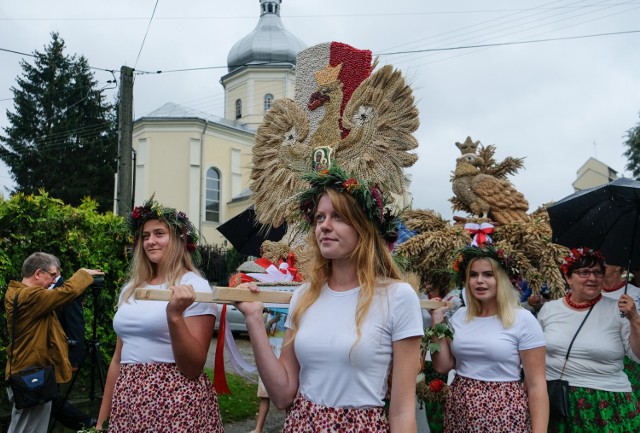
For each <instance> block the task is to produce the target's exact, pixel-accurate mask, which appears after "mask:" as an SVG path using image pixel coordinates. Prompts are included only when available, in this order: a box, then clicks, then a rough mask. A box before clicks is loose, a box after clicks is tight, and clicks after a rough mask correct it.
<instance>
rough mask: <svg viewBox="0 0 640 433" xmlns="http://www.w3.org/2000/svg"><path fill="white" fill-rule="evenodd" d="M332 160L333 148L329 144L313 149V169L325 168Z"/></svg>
mask: <svg viewBox="0 0 640 433" xmlns="http://www.w3.org/2000/svg"><path fill="white" fill-rule="evenodd" d="M332 161H333V149H332V148H331V147H329V146H322V147H317V148H315V149H314V150H313V171H322V170H327V169H328V168H329V167H331V163H332Z"/></svg>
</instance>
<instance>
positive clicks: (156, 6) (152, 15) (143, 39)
mask: <svg viewBox="0 0 640 433" xmlns="http://www.w3.org/2000/svg"><path fill="white" fill-rule="evenodd" d="M159 1H160V0H156V4H155V6H153V12H152V13H151V18H149V24H147V31H146V32H145V33H144V38H142V45H140V51H138V57H136V62H135V64H134V66H133V68H134V69H135V67H136V66H137V65H138V60H140V54H142V48H143V47H144V42H145V41H146V40H147V35H148V34H149V29H150V28H151V22H152V21H153V17H154V15H155V14H156V9H157V8H158V2H159Z"/></svg>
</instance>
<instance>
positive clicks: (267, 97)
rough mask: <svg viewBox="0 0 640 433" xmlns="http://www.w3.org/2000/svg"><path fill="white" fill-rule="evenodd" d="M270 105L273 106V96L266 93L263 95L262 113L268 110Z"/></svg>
mask: <svg viewBox="0 0 640 433" xmlns="http://www.w3.org/2000/svg"><path fill="white" fill-rule="evenodd" d="M271 104H273V95H272V94H271V93H267V94H266V95H264V112H265V113H266V112H267V110H268V109H269V108H271Z"/></svg>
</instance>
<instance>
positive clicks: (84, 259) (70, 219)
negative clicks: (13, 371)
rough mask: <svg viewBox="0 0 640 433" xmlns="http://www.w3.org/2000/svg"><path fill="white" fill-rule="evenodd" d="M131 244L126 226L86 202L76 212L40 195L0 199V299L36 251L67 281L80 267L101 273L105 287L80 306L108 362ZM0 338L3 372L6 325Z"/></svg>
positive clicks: (88, 329)
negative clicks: (57, 265)
mask: <svg viewBox="0 0 640 433" xmlns="http://www.w3.org/2000/svg"><path fill="white" fill-rule="evenodd" d="M129 244H130V236H129V230H128V227H127V224H126V221H125V220H124V219H123V218H122V217H120V216H118V215H114V214H112V213H108V214H100V213H99V212H98V211H97V203H96V202H95V201H93V200H91V199H85V200H84V201H83V202H82V203H81V204H80V206H78V207H77V208H74V207H71V206H68V205H65V204H64V203H63V202H62V201H61V200H59V199H54V198H52V197H50V196H49V195H48V194H47V193H44V192H41V193H40V194H38V195H26V194H23V193H17V194H15V195H13V197H11V199H9V200H3V199H0V295H2V299H4V293H5V291H6V288H7V285H8V283H9V280H17V281H20V279H21V275H20V274H21V272H20V270H21V267H22V262H23V261H24V259H25V258H27V257H28V256H29V255H30V254H31V253H33V252H36V251H45V252H48V253H52V254H55V255H56V256H58V258H60V261H61V263H62V275H63V276H64V277H67V278H68V277H70V276H71V275H72V273H73V272H75V271H76V270H77V269H79V268H82V267H86V268H94V269H95V268H98V269H102V270H103V271H104V272H105V284H104V287H103V288H102V289H100V290H99V291H98V290H96V289H95V288H93V287H90V288H88V289H87V290H86V291H85V293H84V294H83V303H84V310H85V319H86V338H87V341H90V340H91V339H92V338H93V335H92V329H91V328H92V323H93V317H94V315H93V311H94V306H95V311H96V325H97V326H96V330H97V334H96V337H97V340H98V341H99V343H100V351H101V356H102V359H103V360H105V361H108V360H110V359H111V355H112V354H113V349H114V347H115V341H116V336H115V333H114V331H113V325H112V321H113V315H114V313H115V308H114V307H115V306H116V304H117V300H118V293H119V289H120V287H122V285H123V283H124V280H125V277H126V272H127V266H128V256H127V246H128V245H129ZM94 303H95V305H94ZM3 310H4V304H3ZM3 316H4V315H3ZM0 339H1V341H2V347H1V348H0V368H2V371H4V366H5V364H6V352H5V347H6V345H7V344H8V342H9V339H10V336H9V335H7V329H6V326H4V325H2V326H0ZM87 371H88V370H87ZM5 397H6V396H5ZM0 398H3V397H0Z"/></svg>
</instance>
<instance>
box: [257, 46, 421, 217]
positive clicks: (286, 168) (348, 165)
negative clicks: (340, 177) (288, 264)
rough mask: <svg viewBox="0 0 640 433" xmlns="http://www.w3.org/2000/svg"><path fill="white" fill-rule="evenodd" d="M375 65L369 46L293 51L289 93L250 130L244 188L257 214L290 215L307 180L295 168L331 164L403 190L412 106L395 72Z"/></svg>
mask: <svg viewBox="0 0 640 433" xmlns="http://www.w3.org/2000/svg"><path fill="white" fill-rule="evenodd" d="M376 66H377V62H376V61H372V55H371V52H370V51H368V50H358V49H355V48H353V47H351V46H349V45H346V44H342V43H339V42H331V43H326V44H319V45H315V46H313V47H309V48H307V49H306V50H304V51H302V52H300V53H299V54H298V56H297V60H296V81H295V100H293V99H288V98H283V99H278V100H276V101H275V102H274V104H273V106H272V107H271V108H270V109H269V110H268V111H267V113H266V114H265V117H264V122H263V123H262V125H261V126H260V127H259V128H258V131H257V134H256V143H255V146H254V148H253V166H252V172H251V184H250V188H251V190H252V191H253V193H254V199H255V206H256V215H257V219H258V221H260V222H261V223H263V224H268V225H272V226H274V227H277V226H279V225H281V224H282V223H283V222H285V221H289V222H291V221H292V219H295V217H296V203H295V196H296V194H297V193H298V192H300V191H302V190H304V189H305V188H306V187H307V184H306V181H305V180H303V179H302V175H303V174H305V173H307V172H309V171H311V170H317V171H321V170H322V169H325V168H328V167H329V166H330V165H331V164H333V163H336V164H337V165H338V166H340V168H342V169H343V170H345V171H346V172H347V173H350V174H352V175H354V176H356V177H358V178H361V179H366V180H367V181H368V182H370V183H372V184H376V183H377V184H380V185H381V186H382V187H383V188H384V189H385V190H386V191H389V192H391V193H394V194H396V195H398V196H403V195H404V194H405V193H406V191H407V185H406V181H405V177H404V173H403V168H405V167H410V166H412V165H413V164H414V163H415V162H416V160H417V155H416V154H415V153H412V152H410V151H411V150H413V149H415V148H416V147H417V146H418V142H417V140H416V139H415V137H414V136H413V134H412V133H413V132H414V131H415V130H416V129H417V128H418V125H419V120H418V110H417V108H416V106H415V101H414V97H413V94H412V91H411V88H410V87H409V85H407V84H406V82H405V80H404V78H403V77H402V74H401V73H400V71H398V70H396V69H394V68H393V67H392V66H391V65H386V66H383V67H381V68H379V69H376Z"/></svg>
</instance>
